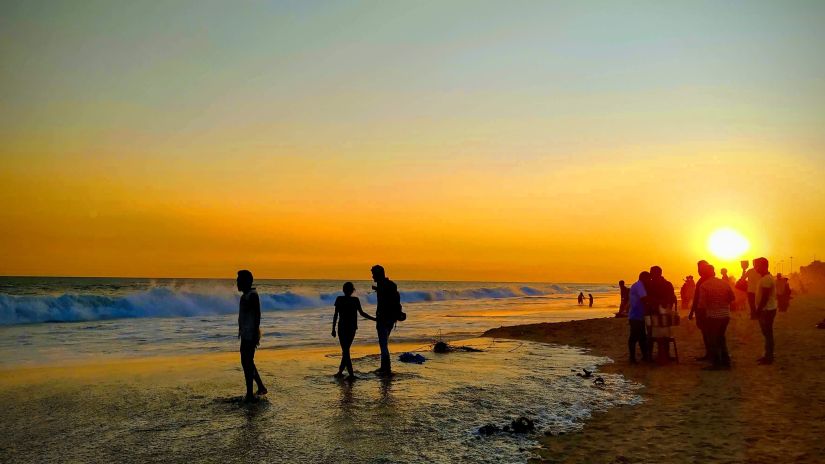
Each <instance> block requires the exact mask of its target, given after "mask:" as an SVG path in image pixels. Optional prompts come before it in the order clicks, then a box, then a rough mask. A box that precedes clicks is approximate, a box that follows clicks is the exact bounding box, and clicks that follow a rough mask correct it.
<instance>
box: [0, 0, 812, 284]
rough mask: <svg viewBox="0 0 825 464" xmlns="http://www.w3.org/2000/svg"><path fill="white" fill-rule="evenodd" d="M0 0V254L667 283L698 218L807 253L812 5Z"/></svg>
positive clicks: (17, 267) (66, 266)
mask: <svg viewBox="0 0 825 464" xmlns="http://www.w3.org/2000/svg"><path fill="white" fill-rule="evenodd" d="M181 4H183V5H185V2H181ZM459 4H460V3H456V5H459ZM189 6H191V7H193V8H194V6H195V4H192V5H189ZM17 8H18V10H15V11H11V12H7V13H8V14H6V15H2V16H3V17H4V19H3V21H4V22H5V24H0V26H2V25H5V26H7V27H6V28H3V27H0V30H4V31H5V32H4V33H3V34H4V37H5V38H7V39H15V40H0V53H2V56H3V57H4V61H5V62H7V63H9V64H10V66H8V67H7V68H6V71H3V75H2V84H3V85H2V86H0V93H1V94H0V96H2V97H3V99H2V101H4V102H6V103H7V104H5V105H3V106H2V107H1V108H0V123H2V124H0V126H2V128H0V137H1V138H0V140H2V144H0V206H2V208H0V239H1V240H0V274H5V275H89V276H151V277H163V276H168V277H226V276H228V277H231V276H233V275H234V271H235V270H236V269H238V268H250V269H252V270H253V271H254V272H255V274H256V276H258V277H273V278H281V277H282V278H336V279H356V278H366V277H368V275H369V271H368V270H369V267H370V266H371V265H372V264H375V263H382V264H384V265H385V266H386V267H387V268H388V270H389V274H390V276H391V277H393V278H396V279H426V280H439V279H446V280H512V281H519V280H538V281H548V280H552V281H613V280H616V279H619V278H625V279H632V278H633V277H635V276H636V275H637V274H638V272H639V270H641V269H643V268H646V267H649V266H650V265H651V264H660V265H662V266H663V267H664V268H665V272H666V273H668V274H670V275H671V277H672V279H673V280H678V277H679V276H681V275H684V274H687V273H690V272H693V273H695V271H694V270H693V269H692V263H694V262H695V261H696V260H697V259H699V258H702V257H707V255H708V252H707V247H706V240H707V237H708V235H709V234H710V233H711V232H712V231H713V230H714V229H716V228H718V227H722V226H729V227H732V228H734V229H737V230H739V231H740V232H742V233H743V234H744V235H746V236H747V237H748V238H749V239H750V241H751V250H752V252H749V254H753V255H765V256H768V257H769V258H772V259H775V260H777V261H778V260H779V259H786V260H787V257H789V256H795V258H794V263H795V265H800V264H804V263H806V262H808V261H810V260H811V259H812V258H813V255H815V254H819V255H820V256H821V255H822V254H823V242H822V239H821V237H822V236H823V233H825V219H823V215H822V212H823V211H825V191H824V190H823V187H822V185H823V182H822V180H823V179H825V161H823V159H825V155H823V147H825V139H824V138H823V135H822V132H821V128H822V127H825V125H823V123H825V115H824V114H823V111H822V108H823V107H825V97H823V95H825V88H823V86H825V84H823V82H825V80H823V79H822V77H823V76H825V72H823V70H825V66H823V63H822V58H821V56H820V54H819V53H818V52H817V51H816V50H815V48H816V47H814V46H813V45H811V40H812V39H811V35H812V34H813V35H818V36H820V39H821V38H823V37H821V36H822V35H823V32H822V29H821V28H817V27H815V25H816V21H813V20H812V19H810V16H811V15H813V16H814V17H821V16H816V15H821V14H822V11H821V10H822V8H814V11H812V12H807V14H806V12H788V11H785V10H781V7H780V6H770V5H769V4H766V5H762V4H760V5H758V7H757V6H753V8H754V9H755V10H758V11H755V12H754V14H753V15H751V16H748V17H746V18H742V17H741V15H740V16H737V15H736V14H735V12H734V11H732V10H731V11H726V10H724V9H722V10H720V11H714V12H713V13H714V14H715V15H716V16H718V17H715V18H716V19H714V20H713V21H711V20H708V17H707V16H705V15H703V14H700V13H702V11H692V12H690V13H691V14H690V15H687V17H684V18H683V20H682V21H678V22H671V23H668V22H667V21H664V23H662V24H659V23H655V22H654V25H653V26H651V25H650V20H652V19H656V18H657V15H660V17H658V19H660V20H662V19H667V20H668V21H675V20H673V19H672V18H673V17H674V15H676V16H678V14H679V13H682V12H679V11H671V10H669V9H667V8H665V9H664V10H662V11H648V10H646V11H645V12H644V14H643V15H642V17H638V15H629V16H628V18H627V19H626V20H623V21H618V22H616V21H612V19H611V15H609V14H608V13H609V12H598V13H596V12H592V11H587V10H586V9H581V8H578V7H569V8H568V9H569V10H570V11H567V10H565V14H566V15H567V16H566V21H562V22H560V23H559V24H558V26H559V27H558V28H555V29H553V28H548V27H546V25H547V24H546V22H547V21H551V20H552V21H556V20H557V16H558V14H556V15H553V14H552V13H554V11H552V10H547V11H546V10H541V11H534V12H525V11H521V12H514V11H511V10H507V11H497V10H496V8H494V7H485V8H483V10H484V11H480V12H475V13H473V14H474V15H476V16H473V15H471V17H469V18H463V17H462V16H461V15H460V14H459V13H460V12H461V9H460V8H458V6H456V7H455V8H452V7H451V8H448V10H449V11H447V12H446V13H445V11H442V10H440V9H435V8H431V7H427V6H420V7H415V8H412V10H411V11H410V12H408V13H409V14H406V15H402V16H403V17H402V18H399V17H398V16H399V15H397V14H395V13H396V12H395V11H393V10H392V9H390V8H385V7H376V8H374V9H372V10H370V11H369V14H366V13H367V12H366V11H355V10H358V8H356V7H346V8H345V7H336V8H343V9H344V10H345V11H337V12H333V11H326V9H324V8H321V9H318V10H317V11H316V10H312V11H307V10H304V9H301V11H288V10H284V9H285V8H286V7H282V9H281V10H279V9H278V8H274V11H245V10H243V11H231V12H226V11H220V8H221V7H219V6H214V5H213V6H210V7H208V8H206V9H205V11H201V14H202V15H204V17H202V18H200V17H199V18H194V19H193V18H192V15H191V14H189V13H190V12H191V11H189V10H187V8H185V7H183V6H178V7H176V10H175V11H169V12H166V14H165V15H164V17H165V18H167V20H166V21H165V22H160V23H158V22H157V21H153V19H154V18H155V15H157V14H160V13H159V12H156V11H127V12H121V14H122V17H119V16H118V15H117V14H110V15H107V13H111V12H107V11H97V10H95V9H94V8H91V7H90V8H89V11H86V10H83V11H75V9H72V8H70V5H69V6H67V7H66V8H65V9H60V8H57V11H38V10H37V9H36V8H34V7H32V9H31V10H26V9H25V6H19V7H17ZM96 8H105V6H98V7H96ZM134 8H138V9H139V7H134ZM250 8H252V7H250ZM255 8H265V7H263V6H257V7H255ZM330 8H331V7H330ZM536 8H538V7H536ZM697 8H698V7H697ZM771 8H778V9H779V10H778V11H773V12H772V11H770V9H771ZM453 9H455V13H456V14H455V16H451V14H450V13H451V12H452V10H453ZM350 10H353V11H350ZM488 10H489V11H488ZM665 10H667V11H665ZM344 13H346V14H350V15H351V19H352V21H354V24H351V25H350V27H347V28H344V29H336V28H334V27H333V28H330V27H329V26H330V24H335V18H336V17H338V16H339V15H340V14H344ZM555 13H558V11H555ZM757 13H758V14H757ZM445 14H446V17H447V18H450V21H447V20H446V19H445ZM267 15H269V16H267ZM502 15H504V17H502ZM631 16H632V17H631ZM103 17H105V18H107V20H106V21H104V22H103V24H102V25H101V22H100V21H95V18H103ZM348 17H349V16H348ZM262 18H263V19H262ZM284 18H291V20H290V21H287V20H286V19H284ZM551 18H556V19H551ZM736 18H738V19H736ZM267 20H268V21H269V22H268V21H267ZM482 20H483V21H482ZM198 21H201V22H198ZM279 21H286V22H285V23H284V28H280V29H279V28H272V27H270V26H271V24H270V22H275V23H277V22H279ZM478 21H481V23H478ZM78 22H79V23H78ZM388 22H389V23H388ZM204 24H207V25H208V26H209V27H206V26H204ZM766 24H773V25H774V26H776V27H780V28H783V29H782V30H784V31H786V33H785V34H778V35H772V36H771V37H767V36H765V35H764V34H763V32H762V31H763V30H764V26H765V25H766ZM390 25H391V26H392V27H390ZM642 25H644V26H642ZM640 28H641V29H640ZM674 28H675V30H674ZM273 29H275V30H273ZM427 31H430V32H431V33H430V34H428V33H427ZM777 36H781V39H779V41H778V42H777V39H776V37H777ZM617 38H619V39H622V40H623V41H620V42H617V41H616V40H617ZM268 39H271V40H268ZM720 43H721V44H723V45H720ZM813 43H822V40H819V41H818V42H817V41H814V42H813ZM755 49H758V50H760V55H759V56H760V57H761V58H760V59H755V58H754V55H753V53H752V52H753V50H755ZM9 70H10V71H9ZM817 76H818V78H817ZM718 264H726V265H735V263H718Z"/></svg>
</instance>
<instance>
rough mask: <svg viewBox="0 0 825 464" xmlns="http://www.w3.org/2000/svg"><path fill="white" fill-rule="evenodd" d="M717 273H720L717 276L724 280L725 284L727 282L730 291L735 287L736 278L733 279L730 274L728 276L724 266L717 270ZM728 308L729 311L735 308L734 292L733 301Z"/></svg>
mask: <svg viewBox="0 0 825 464" xmlns="http://www.w3.org/2000/svg"><path fill="white" fill-rule="evenodd" d="M719 273H720V274H722V275H721V276H720V277H719V279H720V280H721V281H722V282H725V283H726V284H728V286H729V287H730V290H731V291H734V290H735V289H736V279H734V278H733V277H732V276H729V275H728V270H727V269H726V268H724V267H723V268H722V269H720V270H719ZM730 309H731V311H733V310H735V309H736V294H734V301H732V302H731V304H730Z"/></svg>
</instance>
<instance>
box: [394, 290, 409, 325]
mask: <svg viewBox="0 0 825 464" xmlns="http://www.w3.org/2000/svg"><path fill="white" fill-rule="evenodd" d="M395 300H396V301H397V303H398V309H397V311H398V312H397V314H396V315H395V320H396V321H401V322H404V321H406V320H407V313H405V312H404V307H403V306H401V293H400V292H399V291H398V289H396V290H395Z"/></svg>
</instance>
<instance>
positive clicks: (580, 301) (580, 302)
mask: <svg viewBox="0 0 825 464" xmlns="http://www.w3.org/2000/svg"><path fill="white" fill-rule="evenodd" d="M579 304H580V305H583V304H584V293H582V292H579Z"/></svg>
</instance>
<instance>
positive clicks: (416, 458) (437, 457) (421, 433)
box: [0, 338, 640, 464]
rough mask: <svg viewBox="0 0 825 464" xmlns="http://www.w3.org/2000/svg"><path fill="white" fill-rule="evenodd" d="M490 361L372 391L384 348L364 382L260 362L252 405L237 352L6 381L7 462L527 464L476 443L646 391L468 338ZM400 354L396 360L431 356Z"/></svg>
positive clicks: (426, 371) (57, 367) (1, 416)
mask: <svg viewBox="0 0 825 464" xmlns="http://www.w3.org/2000/svg"><path fill="white" fill-rule="evenodd" d="M455 343H456V344H457V345H464V346H474V347H476V348H478V349H482V350H483V351H478V352H472V351H469V352H463V351H456V352H453V353H449V354H436V353H425V354H426V356H427V362H426V363H424V364H423V365H415V364H404V363H398V362H396V363H394V366H393V367H394V370H395V371H396V375H395V376H393V377H392V378H386V379H385V378H378V377H377V376H375V374H372V373H371V370H372V369H374V368H375V367H377V366H378V363H379V359H378V355H377V354H376V351H377V349H376V347H375V346H374V345H372V344H368V345H358V346H356V347H355V349H354V352H353V355H354V359H353V364H354V366H355V370H356V373H357V374H358V375H359V377H360V380H357V381H355V382H353V383H350V382H346V381H340V380H336V379H334V378H332V376H331V374H332V373H333V372H335V369H336V367H337V365H338V362H339V359H340V352H339V351H338V350H337V349H336V348H337V347H335V346H334V345H333V344H332V343H330V346H324V347H300V348H278V349H263V350H261V351H259V352H258V354H257V355H256V364H257V365H258V368H259V370H260V371H261V374H262V377H263V378H264V380H265V381H266V383H267V387H268V388H269V395H267V398H266V400H264V401H262V402H260V403H257V404H244V403H242V402H241V398H240V395H241V394H242V392H243V390H242V389H243V386H242V378H243V377H242V372H241V369H240V366H239V363H238V354H237V353H234V352H218V353H205V354H202V355H177V356H152V357H138V358H134V357H133V358H121V359H114V358H104V357H102V358H101V359H99V360H96V361H90V360H88V359H87V360H78V361H66V362H62V363H59V364H53V363H46V364H38V365H24V366H16V367H2V368H0V404H2V406H3V407H2V408H0V462H3V463H5V462H84V463H85V462H119V463H120V462H122V463H145V462H164V463H166V462H180V463H189V462H220V463H223V464H225V463H245V462H318V463H325V462H351V463H364V464H367V463H369V464H373V463H384V464H386V463H408V462H416V463H428V464H429V463H445V464H448V463H452V462H473V463H476V462H478V463H490V464H492V463H499V462H525V461H526V460H527V459H529V457H530V456H532V454H531V452H530V450H531V449H534V448H535V447H536V446H537V445H538V443H537V441H536V440H537V439H538V438H540V434H525V435H523V436H517V435H514V434H506V433H501V434H495V435H491V436H485V437H480V436H477V435H475V431H476V430H477V429H478V427H480V426H481V425H484V424H490V423H493V424H503V423H509V421H510V420H511V419H513V418H515V417H518V416H521V415H526V416H529V417H531V418H533V419H534V420H535V422H536V424H537V426H538V427H539V429H540V430H542V431H543V430H553V431H555V433H560V432H562V431H565V432H570V431H572V430H575V429H577V428H579V427H580V424H581V423H582V421H585V420H586V419H587V418H588V417H590V415H591V411H593V410H601V409H609V408H611V407H616V406H617V405H622V404H630V403H634V402H638V401H640V399H639V396H638V394H637V391H638V386H637V385H635V384H631V383H629V382H626V381H625V380H624V379H622V378H621V377H620V376H618V375H604V379H605V385H604V386H603V387H602V388H594V387H592V386H591V382H590V381H589V380H587V381H585V380H584V379H579V378H578V377H576V376H574V375H573V374H572V373H571V371H580V370H581V369H582V368H588V369H594V368H595V366H597V365H599V364H601V363H605V362H609V360H608V359H607V358H596V357H593V356H590V355H585V354H583V352H582V350H581V349H574V348H564V347H557V346H549V345H547V344H541V343H530V342H521V341H515V340H504V339H498V340H490V339H488V338H484V339H477V338H476V339H468V340H459V341H456V342H455ZM426 347H428V345H423V346H422V343H421V342H418V343H394V344H392V348H393V350H395V353H399V352H401V351H412V350H416V349H422V348H426Z"/></svg>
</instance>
